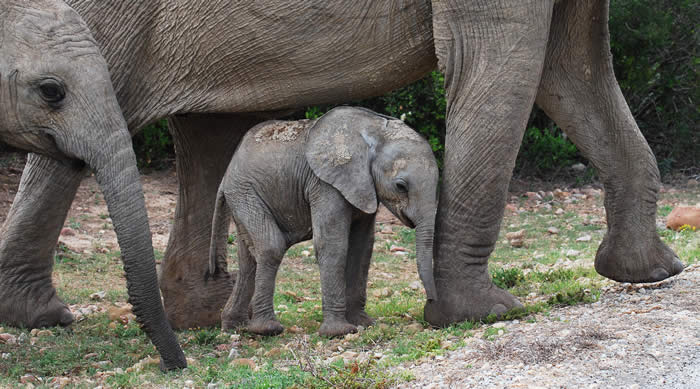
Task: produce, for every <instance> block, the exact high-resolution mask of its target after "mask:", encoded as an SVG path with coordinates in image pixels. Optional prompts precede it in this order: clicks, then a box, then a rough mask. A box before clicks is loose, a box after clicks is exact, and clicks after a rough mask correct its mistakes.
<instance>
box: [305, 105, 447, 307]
mask: <svg viewBox="0 0 700 389" xmlns="http://www.w3.org/2000/svg"><path fill="white" fill-rule="evenodd" d="M308 136H309V140H308V142H307V149H306V159H307V161H308V162H309V165H310V166H311V169H312V170H313V171H314V173H315V174H316V175H317V176H318V177H319V178H320V179H321V180H322V181H324V182H326V183H328V184H330V185H332V186H333V187H334V188H336V189H337V190H338V191H339V192H340V193H341V194H342V195H343V197H345V199H346V200H347V201H348V202H349V203H350V204H352V205H353V206H354V207H356V208H358V209H360V210H361V211H363V212H366V213H375V212H376V211H377V202H378V201H381V203H382V204H384V205H385V206H386V207H387V208H388V209H389V210H390V211H391V212H392V213H393V214H394V215H395V216H396V217H397V218H399V220H401V222H402V223H404V224H405V225H406V226H408V227H411V228H415V229H416V261H417V264H418V274H419V275H420V278H421V281H422V282H423V286H424V287H425V292H426V295H427V298H428V300H429V301H432V300H437V294H436V293H437V292H436V289H435V281H434V279H433V235H434V231H435V215H436V213H437V185H438V167H437V162H436V161H435V157H434V156H433V152H432V150H431V147H430V145H429V144H428V142H427V141H426V140H425V139H423V138H422V137H421V136H420V135H418V134H417V133H416V132H415V131H413V130H412V129H411V128H410V127H408V126H406V125H405V124H404V123H403V122H402V121H400V120H397V119H394V118H391V117H388V116H383V115H379V114H377V113H375V112H372V111H370V110H367V109H362V108H351V107H339V108H335V109H333V110H332V111H330V112H328V113H327V114H325V115H324V116H323V117H322V118H320V119H319V120H318V121H317V122H316V124H315V125H314V126H313V128H312V129H311V130H310V132H309V135H308Z"/></svg>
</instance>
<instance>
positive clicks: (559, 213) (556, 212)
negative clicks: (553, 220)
mask: <svg viewBox="0 0 700 389" xmlns="http://www.w3.org/2000/svg"><path fill="white" fill-rule="evenodd" d="M554 213H555V214H557V215H561V214H563V213H564V210H563V209H562V208H557V210H556V211H554Z"/></svg>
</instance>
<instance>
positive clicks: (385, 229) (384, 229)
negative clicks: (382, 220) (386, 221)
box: [381, 225, 394, 234]
mask: <svg viewBox="0 0 700 389" xmlns="http://www.w3.org/2000/svg"><path fill="white" fill-rule="evenodd" d="M381 233H382V234H393V233H394V231H393V230H392V229H391V226H389V225H385V226H384V227H382V230H381Z"/></svg>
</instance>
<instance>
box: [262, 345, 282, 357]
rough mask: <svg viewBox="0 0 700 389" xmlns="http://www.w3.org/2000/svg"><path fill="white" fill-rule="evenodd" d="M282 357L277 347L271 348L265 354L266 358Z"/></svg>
mask: <svg viewBox="0 0 700 389" xmlns="http://www.w3.org/2000/svg"><path fill="white" fill-rule="evenodd" d="M280 355H282V349H281V348H279V347H275V348H272V349H270V350H268V351H267V352H266V353H265V357H266V358H277V357H279V356H280Z"/></svg>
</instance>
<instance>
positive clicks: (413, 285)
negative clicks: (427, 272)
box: [408, 281, 421, 290]
mask: <svg viewBox="0 0 700 389" xmlns="http://www.w3.org/2000/svg"><path fill="white" fill-rule="evenodd" d="M408 287H409V288H411V289H413V290H418V289H420V288H421V283H420V281H413V282H411V284H410V285H408Z"/></svg>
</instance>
